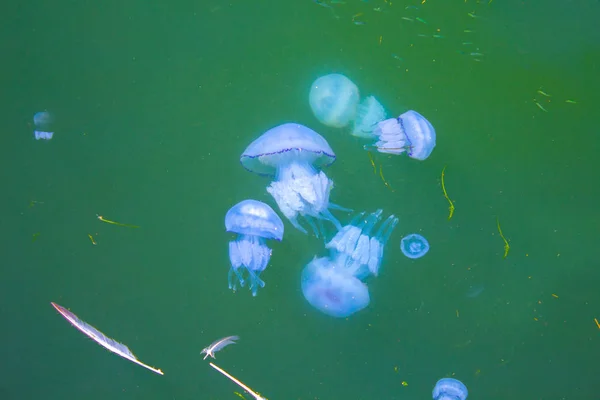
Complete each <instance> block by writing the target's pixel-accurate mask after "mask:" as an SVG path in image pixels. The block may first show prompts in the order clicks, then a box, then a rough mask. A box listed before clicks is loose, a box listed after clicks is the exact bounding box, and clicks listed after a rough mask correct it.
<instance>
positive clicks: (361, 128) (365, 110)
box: [352, 96, 386, 139]
mask: <svg viewBox="0 0 600 400" xmlns="http://www.w3.org/2000/svg"><path fill="white" fill-rule="evenodd" d="M385 118H386V113H385V109H384V108H383V106H382V105H381V103H380V102H379V101H377V99H376V98H375V97H374V96H369V97H367V98H365V99H364V100H363V101H361V102H360V104H359V106H358V109H357V112H356V120H355V121H354V128H353V129H352V135H354V136H358V137H363V138H370V139H372V138H373V137H374V135H373V130H374V129H375V128H377V124H378V123H379V122H381V121H383V120H384V119H385Z"/></svg>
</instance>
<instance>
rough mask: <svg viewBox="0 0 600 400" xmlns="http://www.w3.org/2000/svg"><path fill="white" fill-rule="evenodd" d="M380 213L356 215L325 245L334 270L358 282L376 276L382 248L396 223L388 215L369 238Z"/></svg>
mask: <svg viewBox="0 0 600 400" xmlns="http://www.w3.org/2000/svg"><path fill="white" fill-rule="evenodd" d="M382 213H383V210H381V209H380V210H377V211H375V212H374V213H372V214H369V215H368V216H367V217H365V213H364V212H362V213H360V214H358V215H357V216H356V217H354V219H353V220H352V221H351V222H350V223H349V224H348V225H345V226H344V227H343V228H342V229H340V230H339V231H338V233H337V234H336V235H335V236H334V237H333V239H331V241H330V242H329V243H327V244H326V245H325V247H327V248H328V249H330V250H332V258H334V259H335V261H336V263H337V265H338V267H339V268H343V269H344V270H345V271H346V272H348V273H350V274H351V275H353V276H355V277H357V278H359V279H363V278H365V277H366V276H368V275H369V274H372V275H375V276H377V275H378V274H379V267H380V266H381V259H382V258H383V247H384V246H385V244H386V243H387V241H388V239H389V238H390V235H391V234H392V231H393V230H394V228H395V227H396V225H397V224H398V218H396V217H395V216H394V215H393V214H392V215H390V216H389V217H388V218H387V219H386V220H385V221H384V222H383V223H382V224H381V226H380V227H379V229H378V230H377V232H376V233H375V235H374V236H371V231H372V230H373V228H374V227H375V224H377V222H379V220H380V219H381V214H382Z"/></svg>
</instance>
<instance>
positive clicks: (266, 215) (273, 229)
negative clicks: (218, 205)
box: [225, 200, 283, 296]
mask: <svg viewBox="0 0 600 400" xmlns="http://www.w3.org/2000/svg"><path fill="white" fill-rule="evenodd" d="M225 228H226V229H227V232H233V233H237V234H238V235H239V236H238V238H237V239H236V240H232V241H231V242H229V260H230V261H231V268H230V269H229V277H228V279H229V289H233V290H234V291H235V290H236V289H237V282H239V283H240V286H242V287H244V285H245V284H246V280H245V278H244V275H245V274H244V273H243V271H244V270H245V271H246V272H247V275H248V276H249V278H250V285H249V286H250V290H252V295H253V296H256V292H257V291H258V288H259V287H264V286H265V283H264V282H263V280H262V279H260V274H261V272H263V271H264V270H265V268H267V264H269V259H270V258H271V249H269V248H268V247H267V246H266V245H265V240H266V239H275V240H279V241H281V239H282V238H283V222H282V221H281V218H279V216H278V215H277V214H276V213H275V211H273V209H272V208H271V207H269V205H267V204H265V203H262V202H260V201H256V200H244V201H241V202H239V203H238V204H236V205H235V206H233V207H231V208H230V209H229V211H227V215H225Z"/></svg>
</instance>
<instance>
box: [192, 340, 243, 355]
mask: <svg viewBox="0 0 600 400" xmlns="http://www.w3.org/2000/svg"><path fill="white" fill-rule="evenodd" d="M236 340H240V337H239V336H227V337H224V338H222V339H219V340H217V341H215V342H212V343H211V344H210V346H208V347H205V348H204V349H202V351H201V352H200V354H206V355H205V356H204V358H203V360H206V357H208V356H211V357H212V358H215V352H217V351H219V350H221V349H222V348H223V347H225V346H228V345H230V344H236V343H235V341H236Z"/></svg>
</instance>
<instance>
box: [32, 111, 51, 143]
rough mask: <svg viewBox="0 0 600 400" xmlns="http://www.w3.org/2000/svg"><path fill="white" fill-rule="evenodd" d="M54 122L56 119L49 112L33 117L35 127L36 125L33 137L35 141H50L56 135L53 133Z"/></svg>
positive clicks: (36, 114)
mask: <svg viewBox="0 0 600 400" xmlns="http://www.w3.org/2000/svg"><path fill="white" fill-rule="evenodd" d="M53 122H54V117H53V116H52V114H50V113H49V112H48V111H40V112H37V113H35V115H34V116H33V125H35V130H34V131H33V135H34V137H35V140H40V139H44V140H50V139H52V136H53V135H54V132H51V125H52V123H53Z"/></svg>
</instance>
